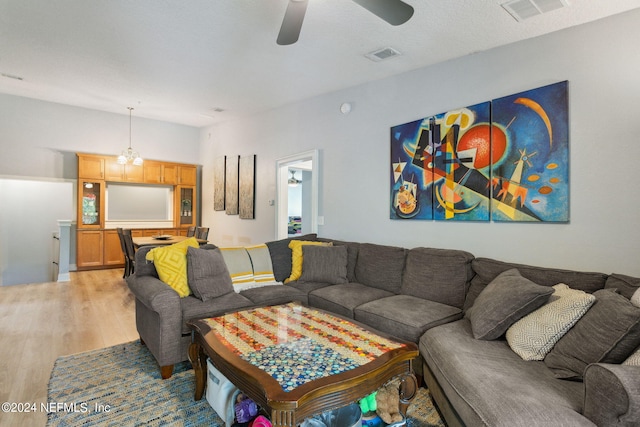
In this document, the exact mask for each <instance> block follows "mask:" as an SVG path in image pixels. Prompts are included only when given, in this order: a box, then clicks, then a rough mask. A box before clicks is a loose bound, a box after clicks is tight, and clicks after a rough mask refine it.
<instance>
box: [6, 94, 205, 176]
mask: <svg viewBox="0 0 640 427" xmlns="http://www.w3.org/2000/svg"><path fill="white" fill-rule="evenodd" d="M143 108H144V107H140V108H139V109H140V110H142V109H143ZM122 110H123V112H122V114H112V113H105V112H102V111H96V110H88V109H86V108H79V107H72V106H68V105H63V104H56V103H52V102H45V101H38V100H35V99H30V98H23V97H18V96H12V95H6V94H0V176H1V175H5V176H29V177H47V178H71V179H74V178H77V160H76V157H75V153H76V152H84V153H97V154H108V155H118V154H120V152H121V151H122V150H123V149H125V148H127V147H128V146H129V111H128V110H127V109H126V108H125V107H123V108H122ZM131 128H132V131H131V134H132V141H131V145H132V147H133V149H135V150H136V151H138V152H140V155H141V156H142V157H143V158H144V159H154V160H165V161H175V162H182V163H198V154H199V152H198V144H199V138H200V134H199V130H198V129H197V128H194V127H190V126H184V125H178V124H174V123H167V122H160V121H157V120H149V119H144V118H142V117H136V110H134V112H133V118H132V125H131Z"/></svg>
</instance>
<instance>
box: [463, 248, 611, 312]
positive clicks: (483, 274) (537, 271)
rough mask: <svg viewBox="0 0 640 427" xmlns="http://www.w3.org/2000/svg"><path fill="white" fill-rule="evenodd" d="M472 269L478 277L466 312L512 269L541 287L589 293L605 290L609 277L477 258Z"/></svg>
mask: <svg viewBox="0 0 640 427" xmlns="http://www.w3.org/2000/svg"><path fill="white" fill-rule="evenodd" d="M471 267H472V268H473V271H474V272H475V274H476V275H475V276H474V278H473V279H472V280H471V286H469V291H468V292H467V299H466V301H465V303H464V308H465V310H466V309H468V308H469V307H471V306H472V305H473V302H474V300H475V299H476V298H477V297H478V295H480V292H482V290H483V289H484V288H485V287H486V286H487V285H488V284H489V283H490V282H491V281H492V280H493V279H495V278H496V276H498V275H499V274H500V273H502V272H503V271H506V270H510V269H512V268H517V269H518V271H519V272H520V274H521V275H522V277H526V278H527V279H529V280H531V281H532V282H534V283H537V284H539V285H543V286H553V285H557V284H558V283H565V284H566V285H568V286H569V287H570V288H571V289H580V290H582V291H585V292H589V293H593V292H595V291H597V290H598V289H602V288H604V284H605V281H606V280H607V277H608V276H607V275H606V274H603V273H590V272H580V271H572V270H562V269H557V268H546V267H535V266H531V265H524V264H514V263H509V262H503V261H497V260H494V259H489V258H475V259H474V260H473V261H471Z"/></svg>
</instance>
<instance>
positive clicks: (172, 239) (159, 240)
mask: <svg viewBox="0 0 640 427" xmlns="http://www.w3.org/2000/svg"><path fill="white" fill-rule="evenodd" d="M185 239H189V237H186V236H172V235H163V236H144V237H133V238H132V240H133V247H134V248H135V249H139V248H141V247H142V246H163V245H173V244H174V243H179V242H182V241H183V240H185ZM196 240H198V243H199V244H200V245H204V244H206V243H207V242H208V240H206V239H196Z"/></svg>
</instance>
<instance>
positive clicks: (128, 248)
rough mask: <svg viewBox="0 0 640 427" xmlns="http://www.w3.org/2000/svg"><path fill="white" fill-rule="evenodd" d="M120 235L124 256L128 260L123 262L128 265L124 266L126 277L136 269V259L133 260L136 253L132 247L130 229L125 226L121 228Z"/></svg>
mask: <svg viewBox="0 0 640 427" xmlns="http://www.w3.org/2000/svg"><path fill="white" fill-rule="evenodd" d="M122 236H123V238H124V247H125V258H126V259H127V260H128V262H125V264H127V265H128V267H127V268H125V277H126V276H130V275H132V274H133V273H135V271H136V261H135V259H136V254H135V248H134V247H133V238H132V237H131V229H129V228H126V229H124V230H122Z"/></svg>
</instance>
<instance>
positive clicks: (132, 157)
mask: <svg viewBox="0 0 640 427" xmlns="http://www.w3.org/2000/svg"><path fill="white" fill-rule="evenodd" d="M127 108H128V109H129V148H127V149H126V150H123V151H122V153H121V154H120V155H119V156H118V163H119V164H121V165H124V164H126V163H130V162H131V163H133V164H134V165H136V166H140V165H142V157H140V154H138V152H137V151H133V150H132V149H131V111H133V107H127Z"/></svg>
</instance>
